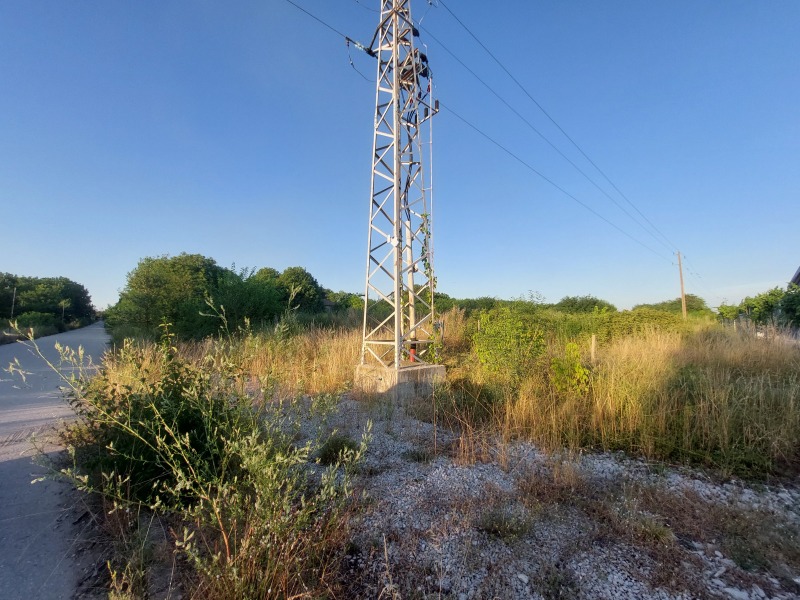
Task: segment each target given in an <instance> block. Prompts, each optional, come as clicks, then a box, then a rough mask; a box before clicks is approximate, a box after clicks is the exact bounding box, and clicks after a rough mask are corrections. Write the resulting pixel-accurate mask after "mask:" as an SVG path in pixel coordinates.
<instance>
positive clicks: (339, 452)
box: [317, 433, 358, 466]
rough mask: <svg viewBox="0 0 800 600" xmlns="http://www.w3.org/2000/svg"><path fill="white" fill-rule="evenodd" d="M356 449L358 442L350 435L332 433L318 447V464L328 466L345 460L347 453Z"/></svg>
mask: <svg viewBox="0 0 800 600" xmlns="http://www.w3.org/2000/svg"><path fill="white" fill-rule="evenodd" d="M357 450H358V443H357V442H356V441H355V440H353V439H352V438H351V437H349V436H347V435H342V434H338V433H337V434H334V435H332V436H330V437H329V438H328V441H326V442H325V443H324V444H322V446H321V447H320V449H319V452H318V453H317V458H318V459H319V462H320V464H323V465H326V466H330V465H335V464H337V463H339V462H341V461H343V460H345V459H346V458H347V457H348V455H350V454H352V453H354V452H356V451H357Z"/></svg>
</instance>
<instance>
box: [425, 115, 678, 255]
mask: <svg viewBox="0 0 800 600" xmlns="http://www.w3.org/2000/svg"><path fill="white" fill-rule="evenodd" d="M439 106H440V107H441V108H444V109H446V110H447V111H448V112H449V113H450V114H452V115H453V116H454V117H456V118H457V119H459V120H460V121H461V122H463V123H464V124H465V125H467V126H468V127H470V128H471V129H473V130H474V131H475V132H477V133H479V134H480V135H482V136H483V137H484V138H486V139H487V140H488V141H490V142H491V143H492V144H494V145H495V146H497V147H498V148H500V149H501V150H502V151H503V152H505V153H506V154H508V155H509V156H510V157H511V158H513V159H514V160H516V161H517V162H519V163H520V164H521V165H523V166H524V167H525V168H526V169H528V170H530V171H532V172H533V173H535V174H536V175H538V176H539V177H541V178H542V179H544V180H545V181H546V182H547V183H549V184H550V185H551V186H553V187H554V188H556V189H557V190H558V191H559V192H561V193H562V194H564V195H565V196H567V197H568V198H570V199H572V200H574V201H575V202H577V203H578V204H580V205H581V206H582V207H583V208H585V209H586V210H588V211H589V212H590V213H592V214H593V215H594V216H596V217H597V218H598V219H600V220H602V221H605V222H606V223H607V224H608V225H610V226H611V227H613V228H614V229H616V230H617V231H619V232H620V233H621V234H622V235H624V236H625V237H627V238H628V239H630V240H632V241H634V242H636V243H637V244H639V245H640V246H641V247H642V248H645V249H646V250H648V251H649V252H652V253H653V254H655V255H656V256H658V257H659V258H662V259H664V260H666V261H667V262H671V259H669V258H667V257H666V256H664V255H663V254H661V253H659V252H657V251H656V250H653V249H652V248H651V247H650V246H648V245H647V244H645V243H644V242H642V241H641V240H638V239H636V238H635V237H633V236H632V235H631V234H629V233H628V232H627V231H625V230H624V229H622V228H621V227H620V226H619V225H617V224H616V223H613V222H612V221H609V220H608V219H606V218H605V217H604V216H603V215H601V214H600V213H599V212H597V211H596V210H594V209H593V208H592V207H591V206H589V205H588V204H586V203H585V202H583V201H582V200H580V199H578V198H577V197H576V196H574V195H573V194H571V193H570V192H568V191H567V190H565V189H564V188H563V187H561V186H560V185H559V184H557V183H556V182H555V181H553V180H552V179H550V178H549V177H547V176H546V175H544V174H543V173H542V172H541V171H539V170H538V169H536V168H535V167H534V166H533V165H531V164H530V163H529V162H527V161H525V160H524V159H522V158H520V156H519V155H518V154H515V153H514V152H512V151H511V150H509V149H508V148H506V147H505V146H504V145H503V144H501V143H500V142H498V141H497V140H495V139H494V138H493V137H491V136H490V135H489V134H487V133H486V132H484V131H483V130H481V129H479V128H478V127H477V126H476V125H474V124H472V123H470V122H469V121H468V120H467V119H465V118H464V117H462V116H461V115H460V114H458V113H457V112H455V111H454V110H453V109H452V108H450V107H449V106H446V105H445V104H443V103H442V102H441V101H440V103H439Z"/></svg>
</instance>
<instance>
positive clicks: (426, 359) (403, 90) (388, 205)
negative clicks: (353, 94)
mask: <svg viewBox="0 0 800 600" xmlns="http://www.w3.org/2000/svg"><path fill="white" fill-rule="evenodd" d="M418 36H419V31H418V30H417V28H416V26H415V25H414V22H413V21H412V19H411V0H381V10H380V21H379V24H378V28H377V31H376V32H375V36H374V37H373V39H372V43H371V44H370V46H371V47H370V48H369V49H368V50H367V53H368V54H370V55H371V56H374V57H376V58H377V59H378V70H377V85H376V92H375V123H374V137H373V146H372V177H371V186H370V210H369V228H368V234H367V268H366V285H365V293H364V321H363V341H362V346H361V363H360V365H359V367H358V368H357V370H356V377H357V379H359V378H360V379H364V378H365V377H366V378H368V379H369V378H371V379H372V380H373V381H377V380H380V381H382V382H384V383H383V384H382V385H381V386H380V387H387V386H393V385H396V384H398V383H401V382H402V381H403V378H402V377H401V376H400V375H399V373H400V372H401V371H404V370H409V369H413V370H415V371H416V372H418V373H419V372H424V371H425V369H424V367H426V366H429V367H432V369H430V370H429V371H430V373H436V374H441V375H443V372H444V367H439V366H436V368H435V369H434V368H433V367H434V365H433V364H432V363H433V361H434V360H435V352H434V344H435V339H436V335H437V333H436V330H435V328H434V310H433V297H434V287H435V284H436V278H435V277H434V274H433V251H432V248H433V246H432V222H431V210H430V193H431V190H430V187H429V184H426V173H425V163H426V161H427V162H429V158H430V149H431V146H430V129H429V126H430V120H431V118H432V117H433V115H434V114H435V113H436V112H437V110H438V102H434V101H433V97H432V85H431V71H430V68H429V67H428V57H427V56H426V55H425V54H424V53H423V52H422V51H421V50H420V48H419V47H417V44H418V40H417V38H418ZM389 372H393V374H392V373H389ZM430 373H428V374H427V375H424V376H425V377H427V376H428V375H429V374H430ZM437 376H438V375H437ZM415 377H417V378H419V377H420V376H419V375H416V376H415ZM417 380H418V379H417ZM415 381H416V380H415Z"/></svg>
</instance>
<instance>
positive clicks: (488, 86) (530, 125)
mask: <svg viewBox="0 0 800 600" xmlns="http://www.w3.org/2000/svg"><path fill="white" fill-rule="evenodd" d="M420 29H422V31H424V32H425V35H427V36H428V37H430V38H431V39H432V40H433V41H435V42H436V43H437V44H439V46H441V47H442V49H443V50H445V52H447V53H448V54H450V56H452V57H453V59H454V60H455V61H456V62H458V64H460V65H461V66H462V67H464V69H466V70H467V71H468V72H469V73H470V74H471V75H472V76H473V77H474V78H475V79H477V80H478V81H479V82H480V83H481V84H482V85H483V86H484V87H485V88H486V89H488V90H489V91H490V92H491V93H492V94H493V95H494V96H495V97H496V98H497V99H498V100H500V102H502V103H503V104H504V105H505V106H506V107H507V108H508V109H509V110H510V111H511V112H512V113H514V114H515V115H516V116H517V117H518V118H519V119H520V120H521V121H522V122H523V123H525V124H526V125H527V126H528V127H529V128H530V129H531V130H533V131H534V132H535V133H536V134H537V135H538V136H539V137H540V138H542V140H544V141H545V142H547V144H548V145H549V146H550V147H551V148H552V149H553V150H555V151H556V152H557V153H558V154H559V155H560V156H561V158H563V159H564V160H566V161H567V162H568V163H569V164H570V165H572V167H573V168H574V169H575V170H576V171H578V173H580V174H581V175H583V177H584V178H585V179H586V180H587V181H588V182H589V183H591V184H592V185H593V186H594V187H595V188H597V189H598V190H599V191H600V193H602V194H603V195H604V196H605V197H606V198H608V199H609V200H611V202H613V203H614V205H615V206H616V207H617V208H619V209H620V210H621V211H622V212H624V213H625V214H626V215H627V216H628V217H629V218H630V219H631V220H632V221H633V222H634V223H636V224H637V225H638V226H639V227H641V228H642V229H643V230H644V231H645V233H647V234H648V235H649V236H651V237H652V238H653V239H654V240H655V241H656V242H658V243H659V244H661V245H662V246H664V247H665V248H666V249H667V250H669V251H670V252H672V247H671V246H669V245H668V244H665V243H664V242H663V241H662V240H661V239H660V238H658V237H657V236H655V235H653V232H652V231H649V230H648V229H647V228H646V227H645V226H644V225H642V223H641V222H639V221H638V220H637V219H636V217H634V216H633V215H632V214H631V213H630V212H628V210H627V209H626V208H625V207H624V206H622V205H621V204H620V203H619V202H618V201H617V200H616V199H615V198H614V197H613V196H611V194H609V193H608V192H607V191H606V190H604V189H603V188H602V187H600V185H599V184H598V183H597V182H596V181H595V180H594V179H592V178H591V177H589V175H588V174H587V173H586V172H585V171H584V170H583V169H581V168H580V167H579V166H578V165H576V164H575V162H574V161H573V160H572V159H570V158H569V157H568V156H567V155H566V154H564V152H562V150H561V149H560V148H559V147H558V146H556V145H555V144H554V143H553V142H552V141H550V139H549V138H548V137H547V136H545V135H544V134H543V133H542V132H541V131H539V130H538V129H537V128H536V127H535V126H534V125H533V123H531V122H530V121H529V120H528V119H526V118H525V117H524V116H523V115H522V114H521V113H520V112H519V111H518V110H517V109H515V108H514V107H513V106H511V104H510V103H509V102H508V101H507V100H506V99H505V98H503V97H502V96H501V95H500V94H499V93H498V92H497V91H496V90H495V89H494V88H493V87H492V86H491V85H489V84H488V83H486V81H484V80H483V79H482V78H481V77H480V76H479V75H478V74H477V73H476V72H475V71H473V70H472V69H471V68H470V67H469V66H468V65H467V64H466V63H465V62H464V61H463V60H461V59H460V58H459V57H458V56H456V54H455V53H454V52H453V51H452V50H450V49H449V48H448V47H447V46H445V45H444V44H443V43H442V42H441V40H439V39H438V38H437V37H436V36H435V35H433V34H432V33H431V32H430V31H429V30H428V29H426V28H425V27H422V26H421V25H420Z"/></svg>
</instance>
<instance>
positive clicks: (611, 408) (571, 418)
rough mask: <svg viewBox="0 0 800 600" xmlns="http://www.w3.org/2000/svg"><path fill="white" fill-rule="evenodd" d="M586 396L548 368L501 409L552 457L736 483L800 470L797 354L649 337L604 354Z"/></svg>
mask: <svg viewBox="0 0 800 600" xmlns="http://www.w3.org/2000/svg"><path fill="white" fill-rule="evenodd" d="M588 362H589V361H588V357H585V358H584V364H585V365H586V366H585V367H583V368H587V370H588V373H589V385H588V390H587V391H586V392H585V393H579V392H578V391H574V390H572V391H571V390H564V389H563V388H562V389H557V388H556V386H554V385H553V374H552V372H551V371H550V370H548V368H547V364H546V361H542V363H540V366H541V368H540V369H538V370H537V372H535V373H529V375H528V376H527V377H526V379H525V380H524V381H523V383H522V384H521V386H520V388H519V390H515V391H514V392H512V393H510V394H509V397H508V398H507V399H506V402H505V403H504V411H505V412H504V415H503V417H504V424H503V426H504V428H505V429H506V430H507V431H510V432H513V433H514V434H515V435H523V436H525V437H528V438H530V439H532V440H534V441H536V442H537V443H539V444H541V445H543V446H545V447H548V448H560V447H568V448H578V447H597V448H602V449H605V450H616V449H622V450H626V451H631V452H633V453H637V454H642V455H644V456H646V457H649V458H655V459H666V460H677V461H691V462H699V463H704V464H707V465H709V466H713V467H717V468H720V469H722V470H727V471H731V472H736V473H739V474H764V473H766V472H772V471H775V470H781V469H783V468H786V467H788V468H791V469H793V470H794V469H796V468H797V467H798V465H800V347H798V346H797V345H796V344H795V343H792V342H791V341H783V340H781V339H780V338H777V339H761V338H758V337H755V336H752V335H748V334H742V333H738V332H735V331H732V330H723V329H721V328H710V329H704V330H702V331H698V332H695V333H692V334H688V335H685V334H678V333H663V332H662V333H656V332H650V333H646V334H643V335H638V336H635V337H627V338H621V339H617V340H615V341H613V342H612V343H610V344H609V345H608V346H606V347H604V348H602V349H601V351H600V353H599V355H598V358H597V362H596V364H594V365H588Z"/></svg>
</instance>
